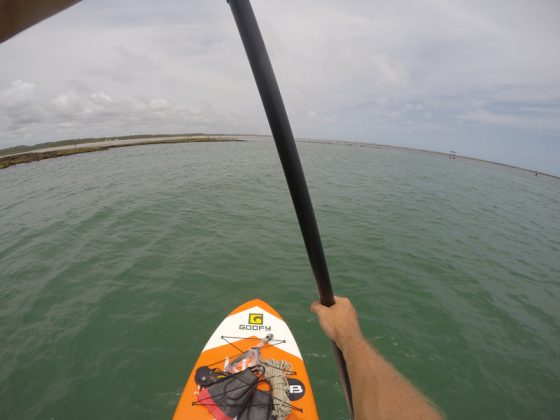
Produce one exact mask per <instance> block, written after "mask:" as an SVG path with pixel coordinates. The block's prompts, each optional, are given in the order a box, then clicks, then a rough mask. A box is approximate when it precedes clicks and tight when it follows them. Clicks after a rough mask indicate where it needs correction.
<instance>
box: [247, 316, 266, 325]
mask: <svg viewBox="0 0 560 420" xmlns="http://www.w3.org/2000/svg"><path fill="white" fill-rule="evenodd" d="M262 323H263V314H249V324H257V325H262Z"/></svg>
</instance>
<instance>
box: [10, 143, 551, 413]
mask: <svg viewBox="0 0 560 420" xmlns="http://www.w3.org/2000/svg"><path fill="white" fill-rule="evenodd" d="M299 148H300V152H301V155H302V160H303V163H304V166H305V169H306V174H307V178H308V182H309V185H310V191H311V195H312V197H313V200H314V204H315V206H316V212H317V217H318V221H319V225H320V228H321V232H322V235H323V240H324V244H325V249H326V254H327V257H328V261H329V264H330V269H331V274H332V277H333V283H334V286H335V290H336V292H337V293H338V294H343V295H347V296H349V297H351V298H352V299H353V301H354V303H355V305H356V306H357V308H358V312H359V314H360V317H361V322H362V327H363V330H364V333H365V335H366V336H367V337H368V338H369V339H370V340H371V341H372V342H374V343H375V345H376V347H377V348H378V349H379V350H380V351H381V352H382V353H383V354H384V355H385V357H387V359H389V360H390V361H391V362H392V363H394V364H395V365H396V366H397V367H398V368H399V370H401V371H402V372H403V373H404V374H405V375H406V376H407V377H408V378H409V379H410V380H411V381H412V382H413V383H414V384H416V385H417V386H418V387H420V388H421V389H422V390H423V392H424V393H425V394H426V395H428V396H429V398H431V399H432V400H433V401H434V402H435V403H436V404H437V405H438V406H439V407H441V409H442V410H443V411H445V413H447V415H448V416H449V418H453V419H456V418H457V419H472V418H486V419H498V418H522V419H534V418H543V419H544V418H558V413H559V411H560V398H559V395H560V304H559V301H560V284H559V282H560V182H558V181H555V180H552V179H546V178H544V177H534V176H532V175H530V174H527V173H524V172H521V171H516V170H511V169H507V168H501V167H497V166H492V165H486V164H481V163H477V162H468V161H461V160H449V159H446V158H444V157H439V156H433V155H428V154H422V153H416V152H405V151H397V150H380V149H376V148H371V147H360V146H357V145H348V146H343V145H325V144H309V143H302V144H300V145H299ZM0 238H1V239H0V337H1V346H0V418H3V419H102V418H115V419H117V418H118V419H156V418H158V419H159V418H169V417H170V416H171V415H172V413H173V410H174V408H175V405H176V403H177V401H178V398H179V394H180V392H181V390H182V387H183V385H184V382H185V380H186V377H187V375H188V374H189V372H190V370H191V368H192V365H193V363H194V361H195V358H196V357H197V355H198V354H199V352H200V350H201V349H202V347H203V345H204V343H205V341H206V340H207V339H208V337H209V335H210V333H211V332H212V331H213V329H214V328H215V327H216V326H217V324H218V323H219V322H220V321H221V319H222V318H223V317H224V315H225V314H226V313H227V312H229V311H230V310H231V309H233V308H234V307H236V306H237V305H239V304H240V303H242V302H244V301H246V300H249V299H251V298H253V297H261V298H263V299H265V300H266V301H268V302H269V303H271V304H272V305H273V306H274V307H275V308H276V309H277V310H278V311H279V312H280V313H281V314H282V315H283V316H284V317H285V318H286V319H287V321H288V323H289V324H290V326H291V328H292V330H293V332H294V335H295V336H296V339H297V340H298V342H299V345H300V348H301V350H302V354H303V355H304V357H305V360H306V362H307V364H308V369H309V371H310V376H311V379H312V384H313V386H314V391H315V394H316V398H317V403H318V406H319V411H320V414H321V416H322V417H323V418H325V419H344V418H345V408H344V402H343V399H342V396H341V393H340V389H339V384H338V378H337V373H336V370H335V366H334V362H333V359H332V356H331V353H330V346H329V344H328V341H327V340H326V339H325V338H324V336H323V335H322V333H321V332H320V330H319V327H318V325H317V323H316V320H315V319H314V316H313V315H312V314H311V313H309V311H308V306H309V304H310V302H311V301H312V300H314V299H315V296H316V291H315V286H314V283H313V280H312V277H311V274H310V270H309V267H308V262H307V259H306V254H305V249H304V246H303V242H302V239H301V236H300V233H299V229H298V226H297V222H296V218H295V215H294V213H293V209H292V205H291V202H290V199H289V195H288V192H287V188H286V185H285V181H284V179H283V175H282V173H281V168H280V164H279V162H278V160H277V156H276V154H275V149H274V147H273V145H272V143H271V142H270V141H265V142H246V143H220V144H175V145H158V146H141V147H131V148H124V149H115V150H111V151H109V152H98V153H92V154H86V155H79V156H72V157H67V158H60V159H54V160H48V161H42V162H37V163H32V164H27V165H21V166H15V167H12V168H9V169H7V170H3V171H0Z"/></svg>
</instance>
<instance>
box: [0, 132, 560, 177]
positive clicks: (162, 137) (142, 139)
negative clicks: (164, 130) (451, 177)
mask: <svg viewBox="0 0 560 420" xmlns="http://www.w3.org/2000/svg"><path fill="white" fill-rule="evenodd" d="M240 137H270V138H271V136H270V135H269V134H268V135H267V134H204V133H189V134H135V135H130V136H116V137H94V138H87V139H73V140H61V141H54V142H47V143H39V144H35V145H33V146H15V147H9V148H6V149H0V169H4V168H8V167H10V166H13V165H18V164H20V163H28V162H36V161H39V160H43V159H53V158H57V157H63V156H70V155H75V154H81V153H91V152H98V151H104V150H109V149H112V148H117V147H128V146H141V145H146V144H173V143H196V142H231V141H244V140H242V139H240ZM296 142H298V143H320V144H332V145H342V146H344V145H354V146H359V147H372V148H378V149H393V150H404V151H412V152H421V153H429V154H432V155H437V156H445V157H448V156H449V153H444V152H437V151H435V150H426V149H415V148H413V147H406V146H394V145H389V144H378V143H366V142H359V141H352V140H322V139H312V138H299V139H296ZM78 146H80V147H78ZM454 159H466V160H472V161H475V162H482V163H485V164H490V165H498V166H502V167H506V168H511V169H517V170H520V171H524V172H528V173H531V174H536V175H537V176H538V175H541V176H546V177H549V178H554V179H559V180H560V176H557V175H552V174H549V173H546V172H541V171H536V170H532V169H527V168H522V167H520V166H515V165H510V164H507V163H500V162H494V161H491V160H486V159H480V158H475V157H471V156H464V155H459V154H455V155H454Z"/></svg>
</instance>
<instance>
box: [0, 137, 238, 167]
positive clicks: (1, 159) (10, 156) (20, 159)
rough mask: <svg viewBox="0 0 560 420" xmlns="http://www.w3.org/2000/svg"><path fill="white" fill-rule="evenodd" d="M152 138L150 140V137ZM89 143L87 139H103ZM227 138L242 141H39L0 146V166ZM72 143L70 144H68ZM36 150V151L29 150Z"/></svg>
mask: <svg viewBox="0 0 560 420" xmlns="http://www.w3.org/2000/svg"><path fill="white" fill-rule="evenodd" d="M134 139H138V142H130V141H127V142H126V143H122V144H119V143H118V140H134ZM150 139H153V140H150ZM109 141H111V142H112V143H110V144H100V145H94V146H91V143H104V142H109ZM228 141H242V140H238V139H235V138H231V137H212V136H206V135H203V134H188V135H177V134H174V135H163V136H159V135H150V136H141V135H138V136H124V137H104V138H95V139H79V140H63V141H59V142H50V143H41V144H36V145H34V146H16V147H11V148H9V149H3V150H0V169H4V168H7V167H9V166H13V165H19V164H20V163H29V162H36V161H39V160H43V159H53V158H57V157H62V156H70V155H77V154H81V153H91V152H99V151H106V150H109V149H114V148H118V147H129V146H143V145H150V144H173V143H201V142H228ZM80 144H89V146H87V147H77V146H78V145H80ZM69 146H74V147H73V148H68V147H69ZM54 147H64V148H61V149H58V150H45V151H40V149H46V148H54ZM33 150H36V151H33Z"/></svg>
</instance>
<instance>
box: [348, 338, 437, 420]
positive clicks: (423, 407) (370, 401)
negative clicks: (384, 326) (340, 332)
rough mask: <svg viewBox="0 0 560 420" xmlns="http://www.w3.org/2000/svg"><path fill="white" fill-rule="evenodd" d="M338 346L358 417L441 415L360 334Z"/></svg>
mask: <svg viewBox="0 0 560 420" xmlns="http://www.w3.org/2000/svg"><path fill="white" fill-rule="evenodd" d="M338 345H339V347H340V349H341V350H342V353H343V354H344V358H345V360H346V365H347V367H348V374H349V376H350V382H351V384H352V399H353V402H354V414H355V418H356V420H366V419H440V418H441V415H440V414H439V413H438V412H437V411H436V410H435V409H434V408H433V407H432V406H431V405H430V404H429V403H428V402H427V401H426V399H425V398H424V397H423V396H422V395H421V394H419V393H418V392H417V391H416V390H415V389H414V387H413V386H412V385H410V384H409V383H408V382H407V381H406V379H405V378H404V377H403V376H402V375H400V374H399V372H397V370H395V369H394V368H393V367H392V366H391V364H389V363H388V362H387V361H386V360H385V359H383V357H382V356H381V355H380V354H379V353H378V352H377V351H376V350H375V349H374V348H373V347H372V346H371V345H370V344H369V343H368V342H367V341H366V340H365V339H364V338H363V337H362V336H361V334H354V335H353V336H352V337H347V338H346V339H345V340H342V342H341V343H338Z"/></svg>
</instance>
